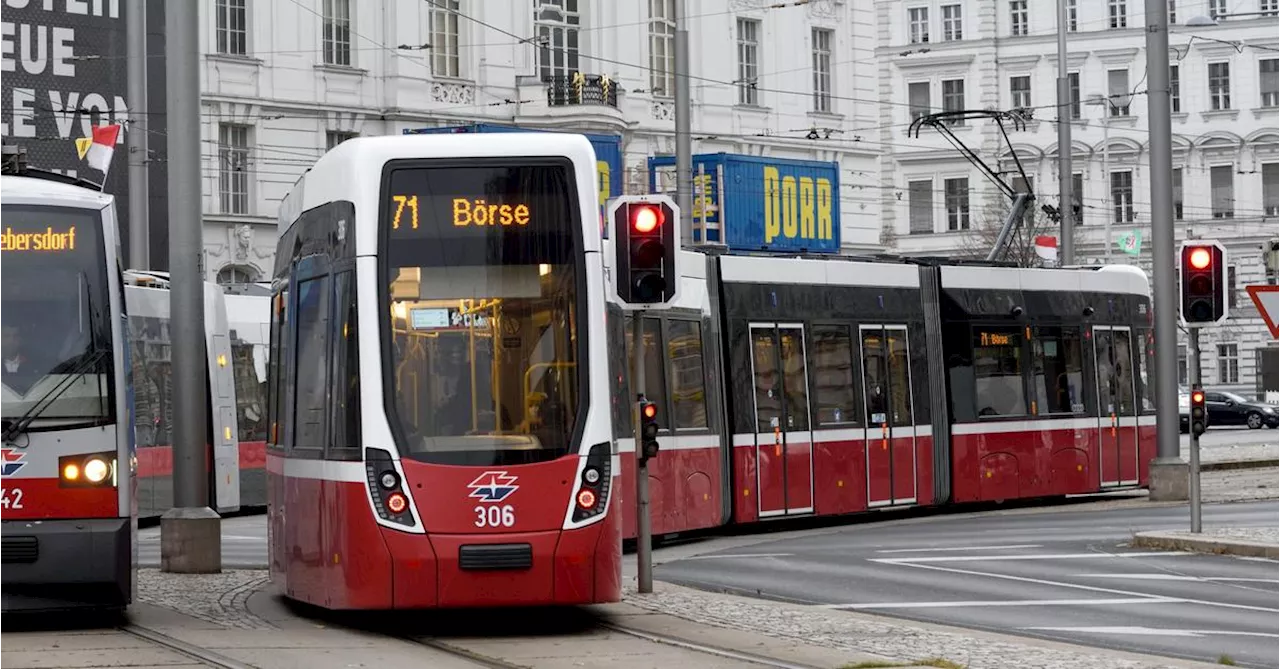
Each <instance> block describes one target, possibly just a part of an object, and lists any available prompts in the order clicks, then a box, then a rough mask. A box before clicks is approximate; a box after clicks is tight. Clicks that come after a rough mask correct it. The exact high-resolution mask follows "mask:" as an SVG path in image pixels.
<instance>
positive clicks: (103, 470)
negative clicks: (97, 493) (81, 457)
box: [84, 458, 111, 483]
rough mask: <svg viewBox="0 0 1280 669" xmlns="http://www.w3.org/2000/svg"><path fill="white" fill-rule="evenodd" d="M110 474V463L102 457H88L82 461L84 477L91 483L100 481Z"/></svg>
mask: <svg viewBox="0 0 1280 669" xmlns="http://www.w3.org/2000/svg"><path fill="white" fill-rule="evenodd" d="M110 475H111V465H108V464H107V462H106V461H105V460H103V459H102V458H89V460H88V461H87V462H85V463H84V477H85V478H86V479H89V481H90V482H92V483H102V482H103V481H105V480H107V477H108V476H110Z"/></svg>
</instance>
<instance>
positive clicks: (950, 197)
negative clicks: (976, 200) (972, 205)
mask: <svg viewBox="0 0 1280 669" xmlns="http://www.w3.org/2000/svg"><path fill="white" fill-rule="evenodd" d="M943 184H944V185H943V190H944V191H945V192H946V198H947V229H948V230H950V231H952V232H955V231H957V230H968V229H969V178H968V177H958V178H955V179H946V180H945V181H943Z"/></svg>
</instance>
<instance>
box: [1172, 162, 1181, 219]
mask: <svg viewBox="0 0 1280 669" xmlns="http://www.w3.org/2000/svg"><path fill="white" fill-rule="evenodd" d="M1172 174H1173V177H1172V180H1173V220H1175V221H1181V220H1182V168H1181V167H1175V168H1173V172H1172Z"/></svg>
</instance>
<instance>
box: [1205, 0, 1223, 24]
mask: <svg viewBox="0 0 1280 669" xmlns="http://www.w3.org/2000/svg"><path fill="white" fill-rule="evenodd" d="M1226 15H1227V0H1209V18H1211V19H1214V20H1217V19H1220V18H1225V17H1226Z"/></svg>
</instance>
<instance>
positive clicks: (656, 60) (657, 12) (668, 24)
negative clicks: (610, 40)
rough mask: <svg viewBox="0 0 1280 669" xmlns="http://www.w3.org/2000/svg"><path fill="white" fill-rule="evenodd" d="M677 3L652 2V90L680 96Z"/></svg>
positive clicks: (650, 50) (650, 57) (671, 1)
mask: <svg viewBox="0 0 1280 669" xmlns="http://www.w3.org/2000/svg"><path fill="white" fill-rule="evenodd" d="M675 39H676V0H649V89H650V91H649V92H650V93H652V94H653V95H660V96H663V97H672V96H674V95H675V94H676V42H675Z"/></svg>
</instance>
